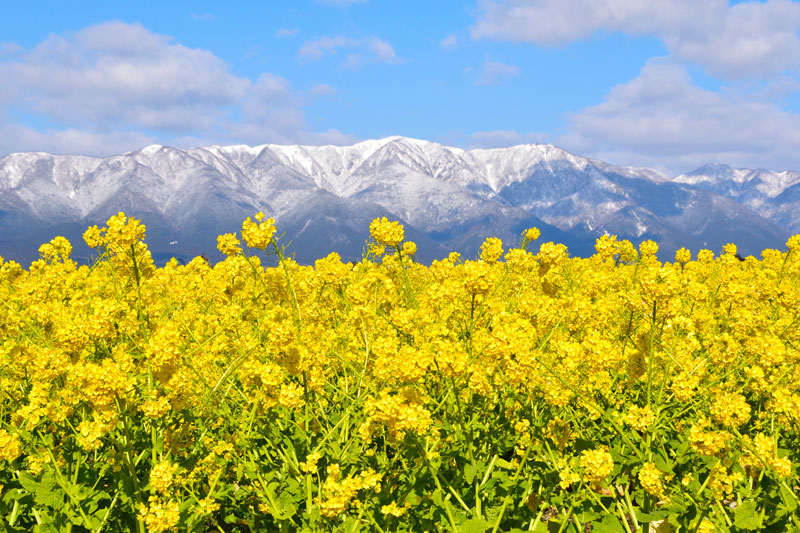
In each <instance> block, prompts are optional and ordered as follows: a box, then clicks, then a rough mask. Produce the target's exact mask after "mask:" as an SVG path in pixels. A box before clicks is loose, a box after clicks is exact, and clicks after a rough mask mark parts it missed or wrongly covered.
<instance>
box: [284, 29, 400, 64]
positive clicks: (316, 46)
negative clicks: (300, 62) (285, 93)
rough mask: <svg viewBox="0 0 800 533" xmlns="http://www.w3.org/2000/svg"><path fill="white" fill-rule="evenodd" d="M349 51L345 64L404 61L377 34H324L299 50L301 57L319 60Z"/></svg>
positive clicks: (309, 41)
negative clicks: (369, 35)
mask: <svg viewBox="0 0 800 533" xmlns="http://www.w3.org/2000/svg"><path fill="white" fill-rule="evenodd" d="M343 50H347V51H349V53H348V55H347V59H346V61H345V63H344V66H346V67H349V68H357V67H360V66H363V65H366V64H369V63H398V62H400V61H402V60H401V59H400V58H399V57H398V56H397V54H396V53H395V51H394V48H392V46H391V45H390V44H389V43H387V42H386V41H383V40H381V39H379V38H377V37H375V36H372V37H364V38H360V39H356V38H352V37H345V36H342V35H337V36H329V35H323V36H322V37H317V38H316V39H311V40H308V41H306V42H305V43H303V46H302V47H301V48H300V50H299V51H298V52H297V56H298V57H299V58H300V59H304V60H310V61H318V60H320V59H322V58H324V57H326V56H333V55H336V54H337V53H339V52H341V51H343Z"/></svg>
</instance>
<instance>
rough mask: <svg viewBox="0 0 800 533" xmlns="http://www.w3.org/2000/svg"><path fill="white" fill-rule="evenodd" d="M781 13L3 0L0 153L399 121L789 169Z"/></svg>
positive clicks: (786, 17)
mask: <svg viewBox="0 0 800 533" xmlns="http://www.w3.org/2000/svg"><path fill="white" fill-rule="evenodd" d="M798 30H800V2H794V1H790V0H768V1H763V2H762V1H744V2H728V1H727V0H702V1H699V0H660V1H659V2H652V1H649V0H641V1H639V2H637V1H631V0H476V1H471V2H455V1H445V0H437V1H435V2H429V1H425V2H423V1H414V0H410V1H406V2H398V1H391V2H390V1H381V0H362V1H352V0H351V1H347V0H308V1H295V2H283V1H280V2H279V1H270V2H268V1H261V2H245V1H239V2H229V3H225V4H223V3H220V2H202V1H196V0H195V1H192V2H181V1H171V2H163V1H161V2H152V1H139V2H74V3H70V4H69V5H68V4H66V3H64V2H42V1H40V2H28V3H20V2H18V3H14V4H9V5H6V6H4V17H3V18H2V20H0V80H2V81H0V155H2V154H6V153H10V152H16V151H49V152H57V153H82V154H92V155H106V154H112V153H119V152H123V151H127V150H132V149H136V148H139V147H141V146H144V145H146V144H151V143H161V144H170V145H173V146H179V147H189V146H198V145H207V144H235V143H244V144H251V145H257V144H263V143H300V144H329V143H330V144H350V143H353V142H357V141H359V140H363V139H369V138H377V137H384V136H389V135H405V136H410V137H416V138H421V139H427V140H431V141H437V142H441V143H445V144H450V145H456V146H462V147H465V148H473V147H501V146H508V145H512V144H520V143H533V142H548V143H553V144H556V145H559V146H561V147H563V148H565V149H567V150H570V151H573V152H575V153H578V154H581V155H587V156H592V157H598V158H601V159H605V160H607V161H610V162H613V163H617V164H629V165H646V166H652V167H655V168H658V169H660V170H663V171H665V172H667V173H677V172H682V171H687V170H691V169H693V168H695V167H697V166H699V165H701V164H704V163H707V162H725V163H729V164H732V165H735V166H745V167H765V168H771V169H776V170H779V169H786V168H792V169H800V36H798Z"/></svg>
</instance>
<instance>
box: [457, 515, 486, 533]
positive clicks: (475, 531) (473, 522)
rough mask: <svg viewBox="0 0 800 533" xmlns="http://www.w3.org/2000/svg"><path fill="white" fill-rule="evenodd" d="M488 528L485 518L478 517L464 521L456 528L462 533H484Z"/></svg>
mask: <svg viewBox="0 0 800 533" xmlns="http://www.w3.org/2000/svg"><path fill="white" fill-rule="evenodd" d="M489 527H490V524H489V522H487V521H486V519H485V518H483V517H478V518H470V519H469V520H465V521H464V522H462V523H461V525H460V526H458V530H459V531H463V532H464V533H484V531H486V530H487V529H489Z"/></svg>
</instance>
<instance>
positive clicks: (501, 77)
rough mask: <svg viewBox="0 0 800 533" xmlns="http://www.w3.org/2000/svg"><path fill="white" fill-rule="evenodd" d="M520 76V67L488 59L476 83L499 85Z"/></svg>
mask: <svg viewBox="0 0 800 533" xmlns="http://www.w3.org/2000/svg"><path fill="white" fill-rule="evenodd" d="M517 76H519V68H517V67H515V66H514V65H507V64H505V63H502V62H500V61H492V60H490V59H487V60H486V61H484V62H483V66H482V67H481V70H480V72H479V73H478V75H477V77H476V78H475V85H499V84H501V83H503V82H505V81H508V80H509V79H510V78H516V77H517Z"/></svg>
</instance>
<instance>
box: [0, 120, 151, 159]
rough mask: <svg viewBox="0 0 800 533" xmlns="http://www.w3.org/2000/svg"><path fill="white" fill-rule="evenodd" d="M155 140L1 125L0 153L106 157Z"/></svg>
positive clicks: (134, 135) (130, 133)
mask: <svg viewBox="0 0 800 533" xmlns="http://www.w3.org/2000/svg"><path fill="white" fill-rule="evenodd" d="M156 142H157V139H156V138H155V137H152V136H150V135H146V134H144V133H141V132H137V131H115V132H96V131H86V130H79V129H74V128H68V129H64V130H46V131H37V130H35V129H33V128H30V127H27V126H23V125H20V124H5V125H2V126H0V155H5V154H8V153H13V152H33V151H35V152H49V153H52V154H80V155H94V156H106V155H111V154H120V153H123V152H128V151H131V150H136V149H138V148H141V147H142V146H146V145H148V144H154V143H156Z"/></svg>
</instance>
